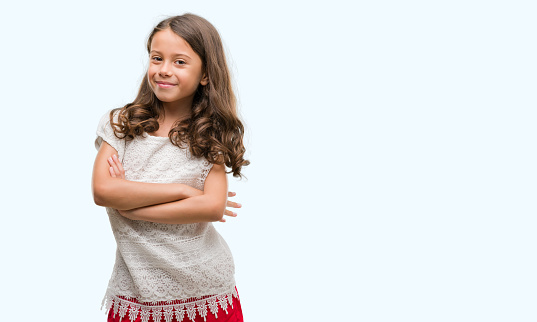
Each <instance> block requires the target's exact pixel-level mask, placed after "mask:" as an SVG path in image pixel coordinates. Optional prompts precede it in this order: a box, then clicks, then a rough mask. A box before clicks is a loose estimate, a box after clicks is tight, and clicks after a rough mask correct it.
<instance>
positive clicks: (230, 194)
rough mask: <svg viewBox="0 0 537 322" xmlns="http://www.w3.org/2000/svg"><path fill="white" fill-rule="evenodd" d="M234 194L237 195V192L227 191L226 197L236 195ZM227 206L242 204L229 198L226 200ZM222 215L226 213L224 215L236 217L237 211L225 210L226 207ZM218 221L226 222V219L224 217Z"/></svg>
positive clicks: (237, 206) (239, 205) (235, 206)
mask: <svg viewBox="0 0 537 322" xmlns="http://www.w3.org/2000/svg"><path fill="white" fill-rule="evenodd" d="M236 195H237V193H236V192H232V191H229V192H228V193H227V196H228V197H234V196H236ZM227 207H233V208H241V207H242V205H241V204H240V203H237V202H233V201H229V200H228V201H227ZM224 215H226V216H230V217H237V213H236V212H233V211H231V210H227V209H226V210H225V211H224ZM220 222H226V219H225V218H222V219H221V220H220Z"/></svg>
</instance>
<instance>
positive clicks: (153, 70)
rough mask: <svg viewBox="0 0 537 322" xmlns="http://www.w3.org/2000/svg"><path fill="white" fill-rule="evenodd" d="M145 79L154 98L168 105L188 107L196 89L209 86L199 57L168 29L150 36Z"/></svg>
mask: <svg viewBox="0 0 537 322" xmlns="http://www.w3.org/2000/svg"><path fill="white" fill-rule="evenodd" d="M147 78H148V81H149V84H150V85H151V88H152V89H153V92H154V93H155V95H156V96H157V98H158V99H159V100H161V101H162V102H164V103H165V105H166V103H168V105H169V106H173V105H177V106H180V105H184V104H186V105H188V106H189V107H191V106H192V101H193V99H194V94H195V93H196V89H197V88H198V86H199V85H200V84H201V85H203V86H205V85H207V83H208V78H207V77H206V75H205V74H204V73H203V72H202V62H201V58H200V57H199V56H198V54H196V52H194V50H192V48H191V47H190V45H189V44H188V43H187V42H186V41H185V40H184V39H183V38H181V37H179V36H178V35H176V34H175V33H174V32H173V31H172V30H171V29H170V28H167V29H164V30H161V31H158V32H157V33H155V34H154V35H153V39H152V41H151V51H150V53H149V68H148V71H147ZM170 104H171V105H170Z"/></svg>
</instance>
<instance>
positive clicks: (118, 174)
mask: <svg viewBox="0 0 537 322" xmlns="http://www.w3.org/2000/svg"><path fill="white" fill-rule="evenodd" d="M108 164H110V166H111V167H112V168H114V172H115V173H116V175H117V176H120V174H121V173H120V172H119V169H118V168H117V164H116V163H115V162H114V160H113V159H112V157H109V158H108Z"/></svg>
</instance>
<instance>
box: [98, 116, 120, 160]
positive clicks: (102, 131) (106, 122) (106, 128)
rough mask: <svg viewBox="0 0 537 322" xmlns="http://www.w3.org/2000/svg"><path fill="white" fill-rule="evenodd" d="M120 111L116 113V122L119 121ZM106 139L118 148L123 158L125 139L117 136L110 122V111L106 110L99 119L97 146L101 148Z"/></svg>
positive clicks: (118, 152)
mask: <svg viewBox="0 0 537 322" xmlns="http://www.w3.org/2000/svg"><path fill="white" fill-rule="evenodd" d="M118 112H119V111H116V112H115V113H114V122H117V117H118ZM103 140H104V141H106V143H108V144H110V146H112V147H113V148H114V149H116V151H117V154H118V157H119V159H120V160H121V159H123V153H124V152H125V140H122V139H120V138H118V137H116V136H115V134H114V130H113V129H112V125H111V124H110V111H108V112H106V113H105V114H104V115H103V116H102V117H101V120H100V121H99V125H98V126H97V138H96V139H95V148H96V149H97V150H99V148H100V147H101V143H102V142H103Z"/></svg>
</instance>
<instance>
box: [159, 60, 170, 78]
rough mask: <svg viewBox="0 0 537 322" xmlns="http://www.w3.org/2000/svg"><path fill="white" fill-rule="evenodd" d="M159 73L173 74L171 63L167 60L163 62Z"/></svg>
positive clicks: (162, 74)
mask: <svg viewBox="0 0 537 322" xmlns="http://www.w3.org/2000/svg"><path fill="white" fill-rule="evenodd" d="M158 73H159V76H171V75H172V74H171V73H172V70H171V66H170V64H169V63H167V62H163V63H162V65H160V70H159V72H158Z"/></svg>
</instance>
